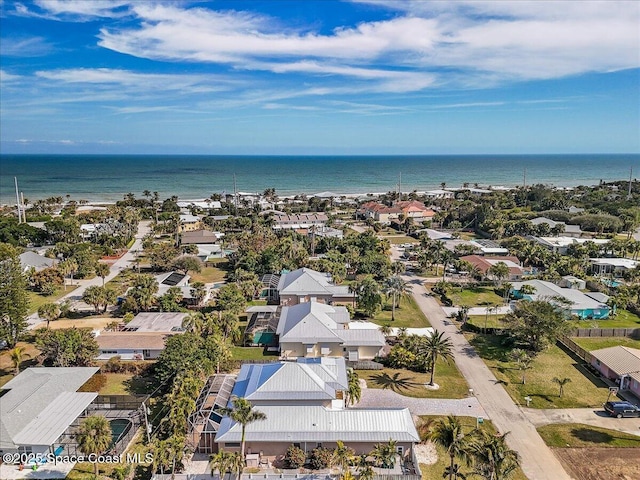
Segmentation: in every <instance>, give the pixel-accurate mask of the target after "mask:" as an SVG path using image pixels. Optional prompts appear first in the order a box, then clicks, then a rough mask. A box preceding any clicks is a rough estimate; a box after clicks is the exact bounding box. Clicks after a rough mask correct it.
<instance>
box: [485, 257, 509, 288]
mask: <svg viewBox="0 0 640 480" xmlns="http://www.w3.org/2000/svg"><path fill="white" fill-rule="evenodd" d="M487 273H488V274H489V275H490V276H491V277H493V280H494V282H495V283H496V286H497V287H499V286H501V285H502V282H503V280H504V279H505V278H507V277H509V267H508V266H507V264H506V263H504V262H497V263H495V264H493V265H491V266H490V267H489V269H488V270H487Z"/></svg>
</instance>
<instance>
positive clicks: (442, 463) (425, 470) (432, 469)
mask: <svg viewBox="0 0 640 480" xmlns="http://www.w3.org/2000/svg"><path fill="white" fill-rule="evenodd" d="M441 418H446V417H440V416H435V415H421V416H420V419H421V420H423V422H433V421H437V420H439V419H441ZM458 419H459V420H460V423H461V424H462V427H463V430H464V433H465V434H467V433H471V432H472V431H473V430H475V428H476V418H475V417H458ZM479 428H480V429H481V430H486V431H488V432H490V433H496V429H495V427H494V426H493V423H492V422H491V420H485V421H484V423H482V424H481V425H480V427H479ZM436 450H437V452H438V461H437V462H436V463H434V464H431V465H425V464H423V463H421V464H420V470H421V471H422V480H442V478H445V477H443V474H444V470H445V468H447V467H448V466H449V462H450V460H449V455H448V454H447V452H446V451H445V449H444V448H443V447H440V446H438V445H436ZM458 463H460V464H461V465H464V463H463V462H460V461H458ZM462 471H463V473H465V474H466V475H467V478H476V477H475V476H473V475H470V472H471V468H469V467H466V466H463V467H462ZM446 478H448V477H446ZM477 478H480V477H477ZM509 478H510V479H511V480H527V477H526V476H525V475H524V472H523V471H522V470H521V469H518V470H516V471H515V472H514V473H513V475H512V476H511V477H509Z"/></svg>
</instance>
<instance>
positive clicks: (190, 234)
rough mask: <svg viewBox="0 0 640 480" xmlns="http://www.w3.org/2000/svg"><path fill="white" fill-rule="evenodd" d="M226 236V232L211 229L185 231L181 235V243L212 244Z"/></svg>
mask: <svg viewBox="0 0 640 480" xmlns="http://www.w3.org/2000/svg"><path fill="white" fill-rule="evenodd" d="M222 237H224V233H220V232H212V231H211V230H193V231H185V232H182V235H180V245H211V244H216V243H218V242H219V241H220V239H221V238H222Z"/></svg>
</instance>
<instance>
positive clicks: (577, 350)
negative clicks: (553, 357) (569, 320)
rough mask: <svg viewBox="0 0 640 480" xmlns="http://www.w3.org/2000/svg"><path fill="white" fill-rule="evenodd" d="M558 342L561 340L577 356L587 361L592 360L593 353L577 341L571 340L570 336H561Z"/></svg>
mask: <svg viewBox="0 0 640 480" xmlns="http://www.w3.org/2000/svg"><path fill="white" fill-rule="evenodd" d="M558 342H560V343H561V344H562V345H563V346H564V347H565V348H566V349H567V350H569V351H571V352H573V353H574V354H575V355H576V356H578V357H579V358H581V359H582V360H584V361H585V362H587V363H589V362H590V359H591V355H590V354H589V352H588V351H587V350H585V349H584V348H582V347H581V346H580V345H578V344H577V343H576V342H574V341H573V340H571V339H570V338H569V337H564V336H563V337H560V338H559V339H558Z"/></svg>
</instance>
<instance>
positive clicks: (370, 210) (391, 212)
mask: <svg viewBox="0 0 640 480" xmlns="http://www.w3.org/2000/svg"><path fill="white" fill-rule="evenodd" d="M358 214H360V215H361V216H362V217H364V218H365V219H367V218H371V219H373V220H375V221H376V222H378V223H381V224H383V225H389V224H390V223H391V222H393V221H396V220H399V219H400V217H404V218H412V219H413V220H414V222H415V223H420V222H423V221H425V220H431V219H432V218H433V217H434V216H435V212H434V211H433V210H431V209H430V208H427V207H426V206H425V204H424V203H422V202H418V201H417V200H407V201H402V202H395V203H394V204H393V205H392V206H390V207H389V206H387V205H384V204H382V203H380V202H375V201H372V202H366V203H363V204H362V205H360V208H359V209H358Z"/></svg>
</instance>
